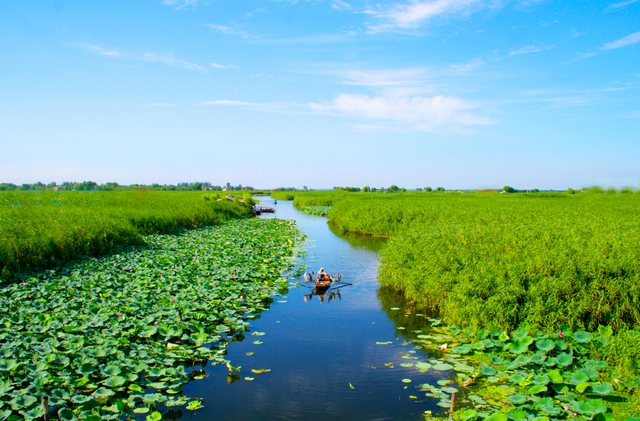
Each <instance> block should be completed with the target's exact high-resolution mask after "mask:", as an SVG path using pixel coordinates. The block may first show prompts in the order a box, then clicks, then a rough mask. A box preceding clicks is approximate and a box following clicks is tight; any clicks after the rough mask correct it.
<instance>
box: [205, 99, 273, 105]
mask: <svg viewBox="0 0 640 421" xmlns="http://www.w3.org/2000/svg"><path fill="white" fill-rule="evenodd" d="M196 105H250V106H261V105H264V104H260V103H256V102H245V101H231V100H228V99H219V100H216V101H205V102H201V103H199V104H196Z"/></svg>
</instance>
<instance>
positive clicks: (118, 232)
mask: <svg viewBox="0 0 640 421" xmlns="http://www.w3.org/2000/svg"><path fill="white" fill-rule="evenodd" d="M240 194H242V193H241V192H240ZM206 199H209V200H206ZM249 214H250V209H249V208H248V207H247V206H243V205H241V204H239V203H232V202H230V201H226V200H225V201H220V202H216V201H215V200H211V197H207V196H206V193H203V192H190V191H185V192H160V191H158V192H145V191H135V192H133V191H132V192H95V193H89V192H64V193H62V192H28V193H26V192H0V277H1V279H2V280H3V281H7V280H9V278H11V277H12V274H14V273H16V272H21V271H25V270H30V269H34V268H51V267H55V266H58V265H60V264H62V263H64V262H67V261H69V260H72V259H75V258H77V257H79V256H83V255H86V256H97V255H101V254H104V253H107V252H109V251H110V250H113V249H114V248H117V247H123V246H130V245H139V244H142V243H143V242H144V241H143V239H142V236H144V235H150V234H168V233H176V232H179V231H180V230H182V229H184V228H197V227H202V226H205V225H210V224H217V223H220V222H222V221H223V220H226V219H230V218H237V217H242V216H247V215H249Z"/></svg>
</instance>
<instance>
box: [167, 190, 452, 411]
mask: <svg viewBox="0 0 640 421" xmlns="http://www.w3.org/2000/svg"><path fill="white" fill-rule="evenodd" d="M259 199H260V200H263V203H262V204H263V205H266V206H271V207H275V208H276V209H277V213H276V214H275V215H265V216H263V217H277V218H281V219H292V220H295V221H296V223H297V225H298V227H299V228H300V229H302V230H303V231H304V232H305V234H306V235H307V236H308V237H309V240H310V241H311V242H310V244H309V245H308V248H307V255H306V264H307V267H308V268H309V269H313V270H314V271H315V272H317V271H318V269H320V267H324V268H325V270H326V272H327V273H330V274H335V273H336V272H340V273H341V274H342V275H343V277H342V280H343V281H345V282H348V283H352V284H353V285H351V286H347V287H344V288H342V289H341V290H340V291H339V294H337V293H336V294H335V295H333V296H330V295H327V296H325V297H324V302H323V301H321V300H320V298H319V297H318V296H315V295H314V296H311V297H309V294H310V289H308V288H305V287H299V288H292V289H291V290H290V291H289V292H288V294H287V295H286V296H281V297H277V301H276V302H274V303H273V305H272V307H271V309H270V310H268V311H266V312H264V313H262V314H261V317H260V318H259V319H257V320H255V321H254V322H252V332H264V333H265V335H264V336H251V335H250V334H247V336H246V339H244V340H243V341H241V342H234V343H231V344H230V345H229V346H228V351H229V352H228V355H227V358H228V359H229V360H230V361H231V362H232V364H233V365H234V366H242V369H241V371H240V377H239V380H237V381H235V382H233V383H231V384H229V383H228V379H227V374H228V371H227V368H226V367H224V366H221V365H217V366H207V367H205V368H204V370H205V371H206V372H207V374H208V377H206V378H205V379H203V380H199V381H193V382H191V383H189V384H188V385H187V386H186V387H185V388H184V391H185V394H186V395H188V396H192V397H198V398H202V399H203V401H202V403H203V405H204V408H203V409H199V410H197V411H195V412H191V411H187V410H185V409H182V410H179V409H173V410H172V411H170V412H169V413H167V414H165V417H168V418H183V419H194V420H234V421H238V420H332V421H338V420H417V419H421V417H422V414H423V412H424V411H427V410H431V411H434V413H435V412H437V411H438V410H441V409H442V408H439V407H437V406H436V405H435V403H436V401H434V400H432V399H427V398H424V393H422V392H420V391H419V390H417V389H416V387H417V386H418V385H419V384H421V383H426V382H429V383H433V382H435V381H436V380H437V378H435V377H434V374H431V373H428V374H423V373H419V372H418V371H417V370H416V369H415V368H413V367H411V368H403V367H400V363H402V362H416V361H417V360H407V359H402V358H401V357H402V356H403V355H416V356H418V355H420V356H421V357H426V356H425V355H422V354H421V352H422V351H421V350H418V351H416V354H408V352H409V351H410V350H413V349H414V347H413V345H412V344H410V343H407V342H405V337H403V336H401V335H406V336H407V337H409V336H411V335H413V336H415V335H416V334H417V333H413V334H412V333H410V330H416V329H420V328H423V329H424V331H425V332H426V331H427V330H428V327H427V325H428V323H429V322H428V321H426V319H425V317H419V316H415V315H414V314H411V315H409V316H406V315H405V311H404V304H403V303H402V300H401V298H400V297H397V296H395V295H394V294H382V293H378V290H379V283H378V279H377V276H378V266H379V263H378V257H379V256H378V252H377V250H379V248H380V246H381V245H382V240H380V239H375V238H368V237H364V236H355V235H342V234H340V233H339V232H335V229H334V230H333V231H332V230H331V229H330V227H329V225H328V224H327V219H326V218H323V217H318V216H310V215H306V214H304V213H302V212H300V211H297V210H295V209H294V208H293V206H292V203H291V202H288V201H280V202H278V204H277V205H274V204H273V199H271V198H263V197H261V198H259ZM294 281H295V280H294ZM298 281H302V279H298ZM330 292H331V291H330ZM305 295H306V297H305ZM281 301H285V302H281ZM383 303H384V305H383ZM390 307H402V308H403V310H400V311H397V310H396V311H391V310H389V308H390ZM407 311H410V310H407ZM390 317H393V318H394V320H395V323H394V322H393V321H391V319H390ZM402 325H404V326H402ZM409 326H410V327H409ZM398 327H406V329H405V330H400V329H398ZM256 340H260V341H262V342H263V343H262V344H260V345H256V344H254V343H253V342H254V341H256ZM387 341H391V342H392V344H389V345H378V344H376V342H387ZM250 352H253V353H254V354H253V355H251V356H248V355H247V353H250ZM402 353H405V354H402ZM422 359H423V358H421V360H422ZM391 362H393V363H394V368H390V367H387V366H385V364H386V363H391ZM373 367H375V369H374V368H373ZM251 369H271V371H270V372H267V373H261V374H255V373H252V372H251ZM436 375H438V374H436ZM245 377H253V378H254V379H255V380H253V381H247V380H244V378H245ZM405 378H409V379H411V380H412V382H411V383H410V384H405V383H403V382H402V379H405ZM350 385H351V386H350ZM405 386H406V387H407V388H406V389H405ZM410 395H414V396H417V397H418V399H410V398H409V396H410ZM420 399H423V400H420Z"/></svg>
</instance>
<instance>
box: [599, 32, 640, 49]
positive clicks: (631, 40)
mask: <svg viewBox="0 0 640 421" xmlns="http://www.w3.org/2000/svg"><path fill="white" fill-rule="evenodd" d="M637 42H640V32H634V33H633V34H629V35H627V36H626V37H624V38H620V39H619V40H617V41H613V42H609V43H607V44H605V45H603V46H602V49H603V50H613V49H614V48H620V47H626V46H627V45H631V44H635V43H637Z"/></svg>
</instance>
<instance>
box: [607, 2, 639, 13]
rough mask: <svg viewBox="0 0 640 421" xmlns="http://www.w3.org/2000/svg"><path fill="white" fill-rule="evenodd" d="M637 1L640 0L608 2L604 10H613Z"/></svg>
mask: <svg viewBox="0 0 640 421" xmlns="http://www.w3.org/2000/svg"><path fill="white" fill-rule="evenodd" d="M637 1H640V0H627V1H619V2H617V3H613V4H610V5H609V6H607V7H606V8H605V9H604V10H605V11H607V12H608V11H611V10H614V9H620V8H621V7H625V6H628V5H630V4H633V3H635V2H637Z"/></svg>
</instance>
